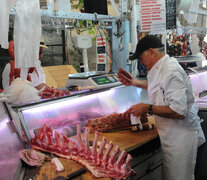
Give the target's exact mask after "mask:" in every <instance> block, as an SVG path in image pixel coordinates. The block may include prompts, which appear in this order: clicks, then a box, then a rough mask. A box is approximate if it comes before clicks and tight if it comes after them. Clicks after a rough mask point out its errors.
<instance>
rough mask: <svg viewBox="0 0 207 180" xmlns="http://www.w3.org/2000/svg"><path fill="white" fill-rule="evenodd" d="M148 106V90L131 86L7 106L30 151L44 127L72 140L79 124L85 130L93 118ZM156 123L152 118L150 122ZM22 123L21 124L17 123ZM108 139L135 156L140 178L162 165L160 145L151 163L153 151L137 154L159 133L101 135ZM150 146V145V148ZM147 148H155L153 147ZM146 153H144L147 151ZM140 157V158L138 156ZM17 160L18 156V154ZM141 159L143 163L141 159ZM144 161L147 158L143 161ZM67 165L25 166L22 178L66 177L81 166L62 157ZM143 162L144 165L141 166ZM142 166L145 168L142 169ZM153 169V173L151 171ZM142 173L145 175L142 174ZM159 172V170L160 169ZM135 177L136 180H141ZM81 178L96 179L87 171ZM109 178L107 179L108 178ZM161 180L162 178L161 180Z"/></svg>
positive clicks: (91, 135)
mask: <svg viewBox="0 0 207 180" xmlns="http://www.w3.org/2000/svg"><path fill="white" fill-rule="evenodd" d="M141 102H145V103H149V102H148V97H147V91H146V90H142V89H140V88H136V87H132V86H123V85H121V86H117V87H112V88H105V89H99V90H93V91H85V92H81V93H77V92H76V93H73V94H72V95H70V96H66V97H61V98H56V99H50V100H49V99H48V100H43V101H41V102H38V103H31V104H27V105H21V106H8V110H9V114H10V115H11V121H14V122H16V123H15V124H16V128H17V129H18V130H17V132H18V135H19V137H21V140H22V141H24V142H25V143H24V146H25V148H28V142H29V141H30V139H31V137H33V136H34V132H35V130H36V129H38V128H40V127H42V126H43V125H44V124H47V125H48V126H50V127H52V128H53V129H54V130H56V131H58V132H60V133H64V134H66V135H67V136H68V137H70V138H72V137H73V136H75V135H76V125H77V124H81V125H82V128H84V126H85V124H86V122H87V121H88V120H90V119H93V118H97V117H102V116H106V115H109V114H112V113H114V112H116V113H122V112H124V111H126V110H127V109H128V108H129V107H131V106H132V105H134V104H137V103H141ZM151 121H152V122H153V119H151ZM18 122H19V124H18ZM22 132H24V134H25V137H26V139H27V140H26V141H25V139H22ZM102 136H105V137H106V138H107V139H108V141H107V142H109V140H111V141H113V143H114V144H115V145H118V146H120V149H121V150H123V149H125V150H126V151H127V152H130V153H132V154H133V158H134V159H135V161H133V167H132V168H136V167H139V166H140V164H141V168H140V167H139V168H138V169H136V171H137V172H138V176H140V174H144V175H145V174H146V175H147V174H149V172H151V167H153V168H154V165H155V164H156V165H157V163H158V164H159V166H160V165H161V157H160V150H159V146H158V151H157V150H156V154H157V152H158V153H159V158H158V159H157V158H156V159H155V161H156V163H155V162H154V160H151V157H154V152H155V151H154V150H152V151H153V152H148V153H147V155H146V154H145V155H140V154H139V153H138V154H137V152H136V151H137V150H138V149H139V148H140V147H143V146H144V145H145V144H148V143H151V141H153V140H154V139H157V138H158V134H157V130H156V129H154V130H147V131H141V132H131V131H130V130H125V131H116V132H111V133H102V134H101V136H100V137H99V138H102ZM89 139H90V140H93V134H90V137H89ZM150 146H151V145H150ZM148 149H153V147H150V148H148ZM144 151H145V150H144ZM137 155H140V157H137ZM17 157H18V155H17ZM140 158H141V160H140ZM143 158H144V159H143ZM60 160H61V161H62V163H63V164H64V166H65V169H66V170H65V171H64V172H60V173H59V172H56V170H55V169H56V167H55V165H53V164H51V163H50V162H46V163H45V164H44V165H43V166H42V167H41V168H35V167H28V166H24V168H22V172H23V173H22V174H23V175H22V178H23V177H24V179H30V178H31V179H44V178H46V179H55V178H56V177H58V176H64V177H65V176H66V175H67V174H69V173H70V172H72V171H75V170H77V169H79V168H81V167H82V165H80V164H77V163H76V162H74V161H72V160H66V159H62V158H60ZM143 162H147V165H146V163H144V165H142V163H143ZM152 164H153V165H152ZM143 166H144V167H145V168H143ZM149 168H150V170H149ZM139 171H140V172H142V173H139ZM159 171H160V169H159ZM138 176H136V177H135V179H136V178H137V177H138ZM81 177H82V179H92V178H94V177H93V176H92V174H91V173H90V172H88V171H87V172H86V173H85V174H84V175H82V176H81ZM105 179H107V178H105ZM158 179H159V178H158Z"/></svg>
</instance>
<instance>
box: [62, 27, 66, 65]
mask: <svg viewBox="0 0 207 180" xmlns="http://www.w3.org/2000/svg"><path fill="white" fill-rule="evenodd" d="M62 46H63V64H66V48H65V30H62Z"/></svg>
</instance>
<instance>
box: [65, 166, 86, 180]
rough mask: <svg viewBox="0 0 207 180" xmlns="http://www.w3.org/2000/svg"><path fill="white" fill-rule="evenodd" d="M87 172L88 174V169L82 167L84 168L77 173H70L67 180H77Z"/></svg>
mask: <svg viewBox="0 0 207 180" xmlns="http://www.w3.org/2000/svg"><path fill="white" fill-rule="evenodd" d="M85 172H86V168H85V167H82V168H80V169H78V170H77V171H74V172H72V173H69V174H68V175H67V177H68V178H67V179H68V180H71V179H73V178H75V177H77V176H80V175H82V174H84V173H85Z"/></svg>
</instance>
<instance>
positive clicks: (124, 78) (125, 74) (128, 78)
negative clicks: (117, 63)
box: [117, 68, 133, 86]
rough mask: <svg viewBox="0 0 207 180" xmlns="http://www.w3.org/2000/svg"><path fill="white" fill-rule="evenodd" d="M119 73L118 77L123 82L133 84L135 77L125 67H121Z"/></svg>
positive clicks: (127, 84) (128, 84)
mask: <svg viewBox="0 0 207 180" xmlns="http://www.w3.org/2000/svg"><path fill="white" fill-rule="evenodd" d="M117 74H118V78H119V80H120V81H121V83H122V84H124V85H126V86H132V85H133V84H132V81H133V77H132V76H131V75H130V74H129V73H128V72H127V71H125V70H124V69H122V68H120V69H119V72H118V73H117Z"/></svg>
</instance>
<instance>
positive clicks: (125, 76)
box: [118, 35, 205, 180]
mask: <svg viewBox="0 0 207 180" xmlns="http://www.w3.org/2000/svg"><path fill="white" fill-rule="evenodd" d="M130 58H131V59H137V58H139V60H140V62H141V64H143V65H144V66H145V67H146V68H147V70H148V75H147V80H139V79H135V78H134V77H132V76H131V75H130V74H129V73H128V72H127V71H125V70H124V69H120V70H119V72H118V76H119V78H120V81H121V82H122V83H123V84H124V85H126V86H137V87H140V88H143V89H147V91H148V97H149V100H150V102H151V104H145V103H140V104H136V105H133V106H132V107H130V108H129V109H128V112H129V113H130V114H133V115H134V116H141V115H143V114H147V113H148V114H150V115H154V118H155V122H156V126H157V129H158V133H159V137H160V141H161V148H162V152H163V171H162V179H163V180H178V179H179V180H194V169H195V164H196V155H197V148H198V146H200V145H201V144H203V143H204V142H205V137H204V134H203V131H202V129H201V125H200V118H199V117H198V115H197V112H198V111H197V107H196V105H195V102H194V101H195V99H194V95H193V91H192V84H191V81H190V78H189V77H188V76H187V75H186V73H185V71H184V70H183V69H182V67H181V66H180V65H179V63H178V61H177V60H176V59H175V58H173V57H169V55H167V54H165V51H164V45H163V44H162V43H161V41H160V39H159V38H158V37H156V36H153V35H148V36H146V37H144V38H142V39H141V40H140V41H139V42H138V44H137V47H136V51H135V53H134V54H133V55H132V56H131V57H130Z"/></svg>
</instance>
